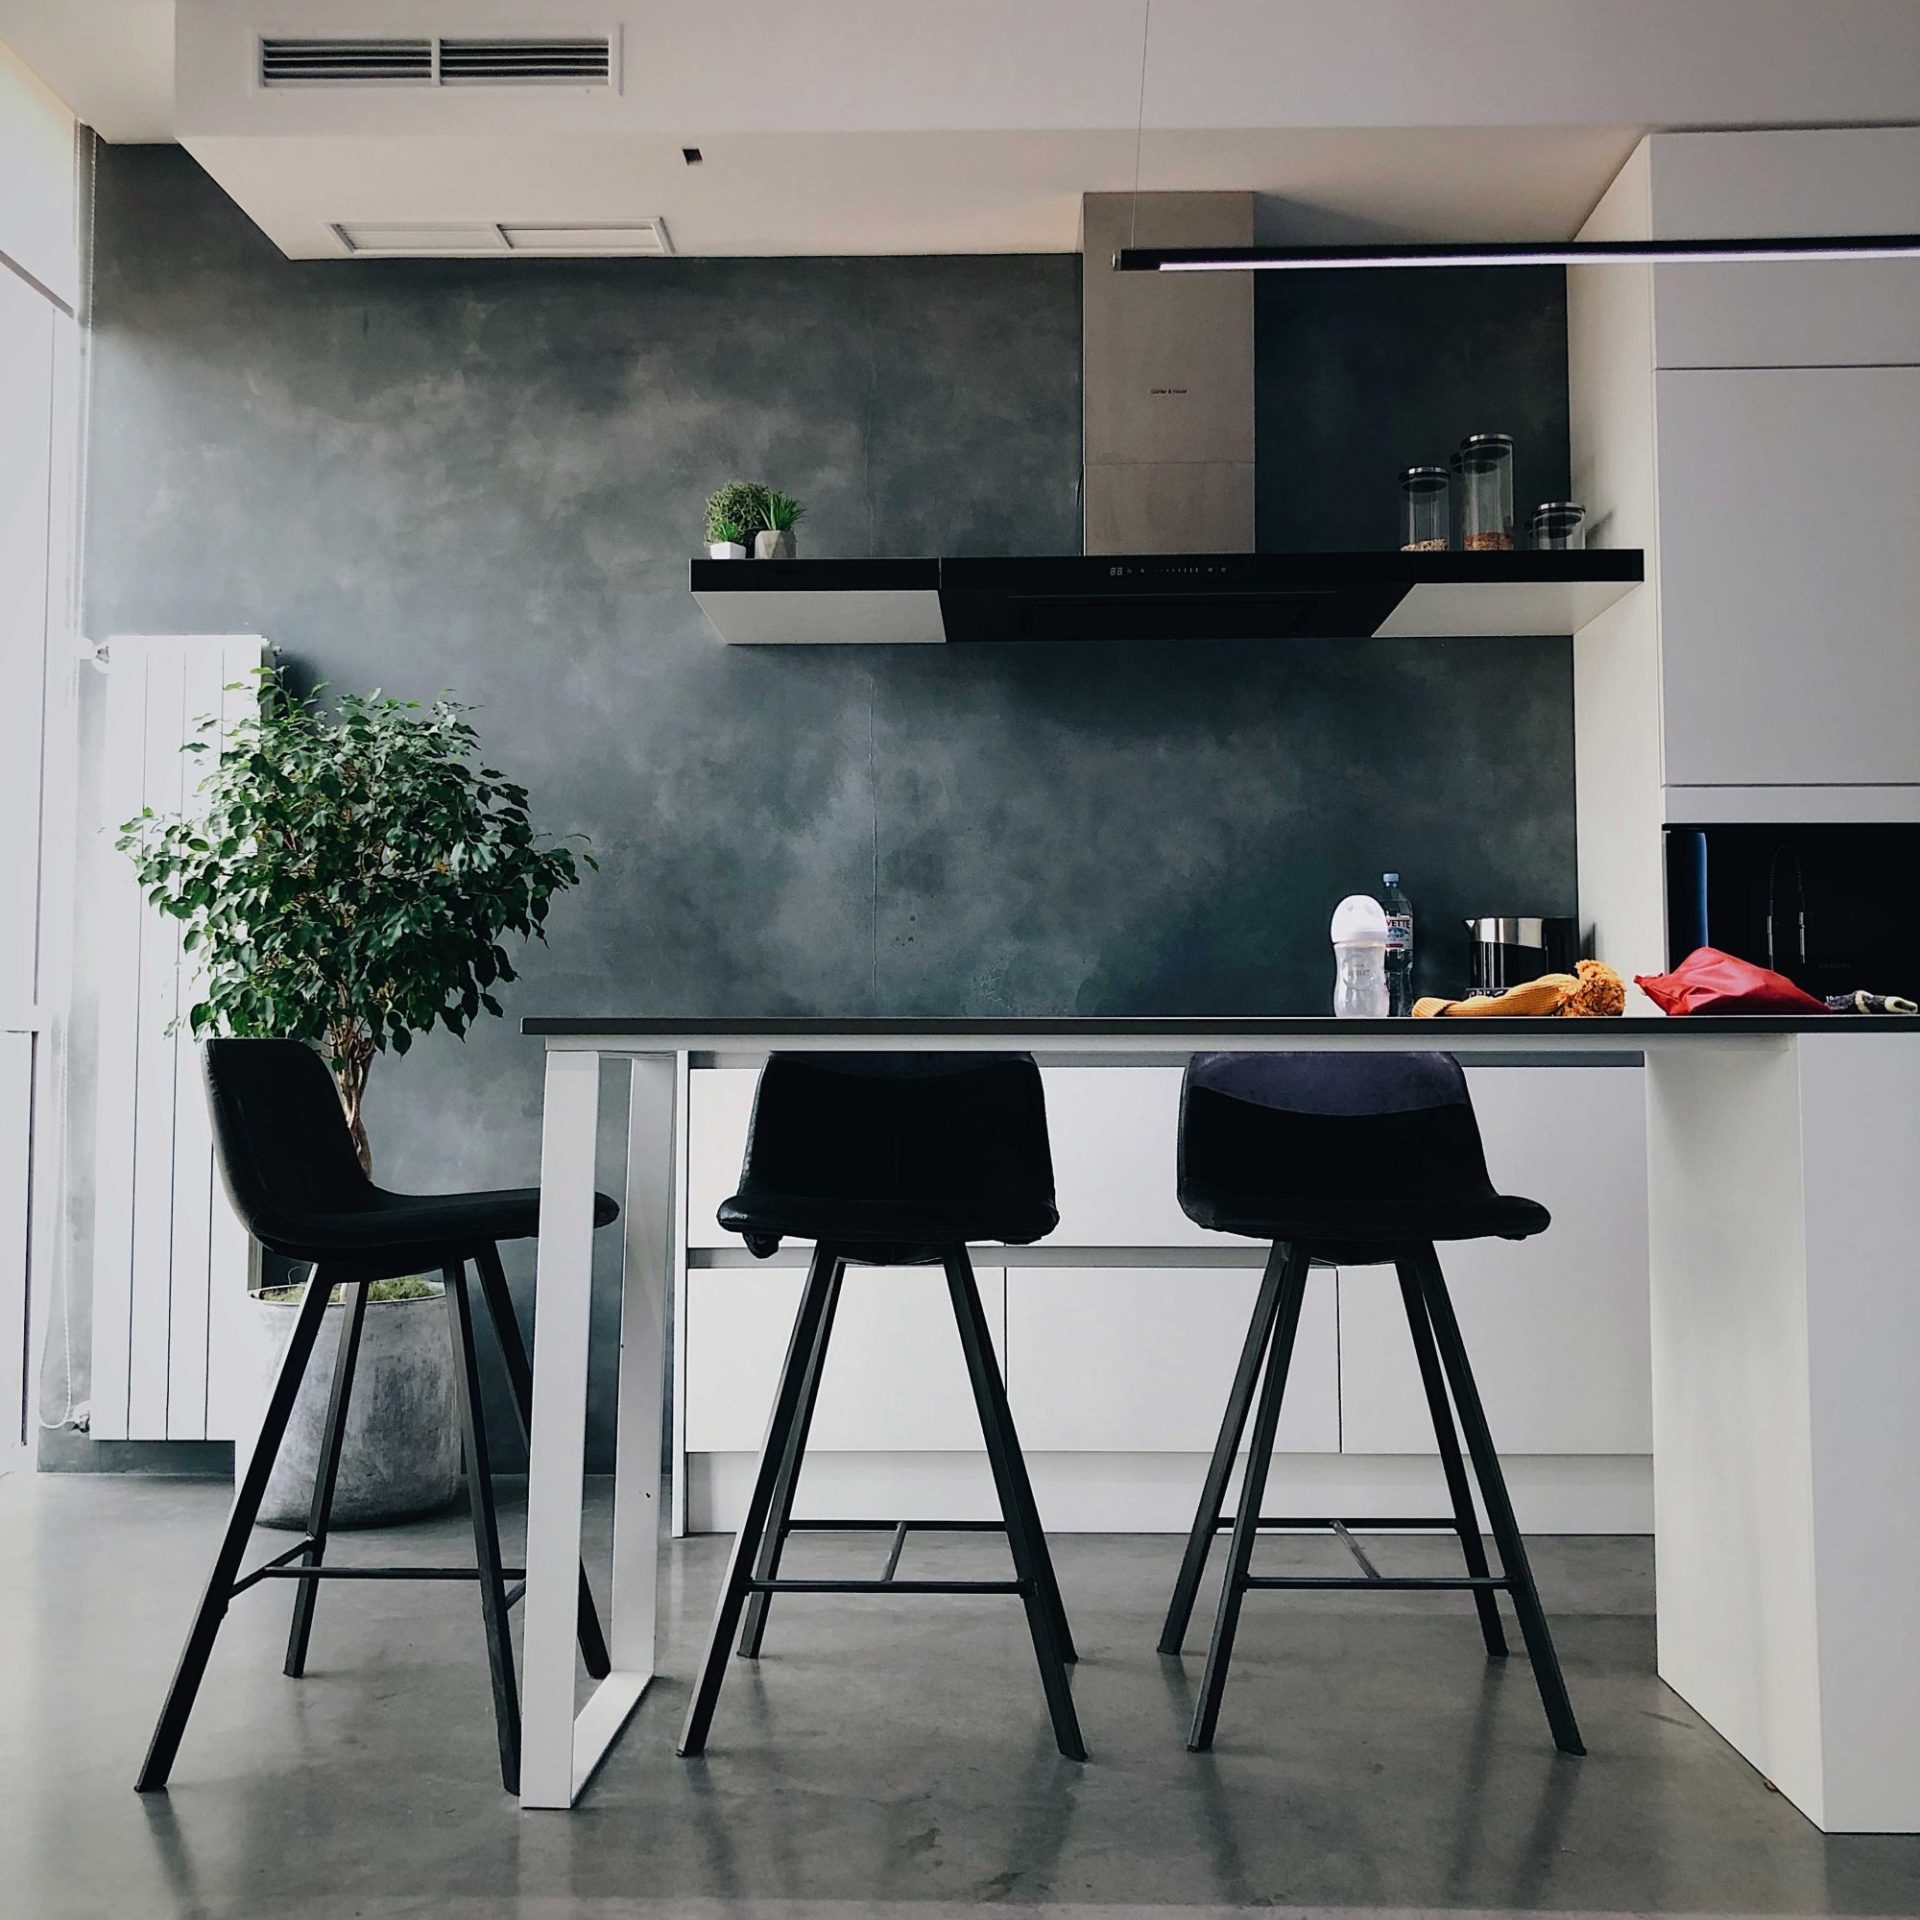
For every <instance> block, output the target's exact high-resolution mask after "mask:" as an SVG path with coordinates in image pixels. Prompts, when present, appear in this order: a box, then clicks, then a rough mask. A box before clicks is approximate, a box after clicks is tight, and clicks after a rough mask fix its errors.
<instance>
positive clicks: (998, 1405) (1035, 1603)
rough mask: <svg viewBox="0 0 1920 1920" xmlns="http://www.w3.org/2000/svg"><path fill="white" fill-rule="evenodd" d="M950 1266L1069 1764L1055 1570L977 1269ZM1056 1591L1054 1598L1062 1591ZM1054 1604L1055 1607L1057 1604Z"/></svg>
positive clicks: (1075, 1748)
mask: <svg viewBox="0 0 1920 1920" xmlns="http://www.w3.org/2000/svg"><path fill="white" fill-rule="evenodd" d="M945 1265H946V1270H947V1292H948V1294H949V1295H950V1297H951V1298H952V1301H953V1317H954V1320H955V1321H956V1323H957V1324H958V1326H959V1329H960V1345H961V1347H962V1349H963V1350H964V1351H965V1353H966V1356H967V1375H968V1377H969V1379H971V1381H972V1382H973V1398H974V1404H975V1405H976V1406H977V1407H978V1408H979V1412H980V1431H981V1435H982V1437H983V1438H984V1439H985V1441H986V1447H987V1461H988V1464H989V1465H990V1466H991V1467H992V1469H993V1483H994V1488H995V1490H996V1492H997V1493H998V1494H999V1497H1000V1512H1001V1517H1002V1518H1003V1519H1004V1520H1005V1521H1006V1525H1007V1545H1008V1546H1009V1547H1010V1548H1011V1549H1012V1552H1013V1570H1014V1574H1015V1576H1016V1578H1017V1579H1018V1580H1019V1582H1020V1597H1021V1599H1022V1601H1023V1602H1024V1603H1025V1605H1026V1609H1027V1628H1028V1631H1029V1632H1030V1633H1031V1634H1032V1635H1033V1651H1034V1656H1035V1658H1036V1659H1037V1660H1038V1661H1039V1663H1040V1682H1041V1685H1042V1686H1043V1687H1044V1688H1045V1690H1046V1696H1047V1710H1048V1712H1049V1713H1050V1714H1051V1715H1052V1717H1053V1738H1054V1744H1055V1745H1056V1746H1057V1747H1058V1748H1059V1749H1060V1751H1061V1752H1062V1753H1063V1754H1065V1755H1066V1757H1067V1758H1068V1759H1069V1760H1084V1759H1085V1758H1086V1757H1087V1745H1086V1742H1085V1740H1083V1739H1082V1738H1081V1734H1080V1719H1079V1716H1078V1714H1076V1713H1075V1711H1074V1706H1073V1688H1072V1685H1071V1684H1070V1682H1069V1680H1068V1677H1067V1666H1066V1661H1065V1658H1064V1657H1063V1655H1062V1653H1061V1649H1060V1644H1059V1641H1058V1640H1057V1639H1056V1637H1055V1634H1054V1625H1053V1608H1052V1607H1051V1606H1050V1605H1049V1604H1048V1599H1047V1587H1048V1583H1049V1581H1050V1580H1051V1577H1052V1576H1051V1563H1050V1562H1049V1560H1048V1559H1047V1556H1046V1548H1045V1544H1044V1542H1042V1541H1041V1540H1040V1539H1039V1538H1038V1529H1037V1522H1036V1521H1035V1520H1034V1519H1033V1518H1031V1517H1030V1507H1029V1504H1028V1502H1029V1501H1030V1499H1031V1494H1030V1493H1029V1494H1028V1496H1027V1497H1026V1498H1025V1499H1023V1498H1022V1494H1021V1477H1020V1474H1019V1470H1018V1468H1017V1466H1016V1464H1015V1462H1016V1461H1017V1459H1018V1456H1019V1452H1020V1441H1019V1437H1018V1435H1016V1433H1015V1432H1014V1428H1013V1413H1012V1410H1011V1409H1010V1408H1009V1407H1008V1405H1007V1389H1006V1383H1005V1382H1004V1381H1003V1380H1002V1379H1001V1377H1000V1366H999V1363H998V1361H996V1360H995V1358H994V1354H993V1338H992V1335H991V1334H990V1333H989V1332H988V1330H987V1317H986V1315H985V1314H984V1313H983V1312H982V1311H981V1308H980V1289H979V1287H978V1286H977V1285H976V1284H975V1282H974V1277H973V1263H972V1262H971V1261H970V1260H969V1259H968V1258H967V1250H966V1248H965V1247H955V1248H953V1249H952V1250H951V1251H949V1252H948V1254H947V1255H946V1259H945ZM1055 1591H1056V1595H1057V1589H1056V1590H1055ZM1054 1604H1056V1605H1057V1604H1058V1602H1057V1598H1056V1600H1055V1603H1054Z"/></svg>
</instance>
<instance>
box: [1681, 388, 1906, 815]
mask: <svg viewBox="0 0 1920 1920" xmlns="http://www.w3.org/2000/svg"><path fill="white" fill-rule="evenodd" d="M1655 406H1656V413H1657V418H1658V423H1659V456H1658V466H1659V494H1660V524H1661V542H1660V546H1661V565H1660V619H1661V641H1660V647H1661V679H1662V685H1663V692H1664V696H1665V714H1666V719H1665V780H1666V784H1667V785H1668V786H1801V785H1841V786H1846V785H1906V784H1911V783H1914V782H1920V641H1917V639H1916V636H1920V539H1916V538H1915V531H1916V529H1920V367H1811V368H1779V367H1774V368H1750V369H1742V370H1718V371H1712V370H1688V371H1668V372H1663V373H1660V374H1659V375H1658V376H1656V388H1655Z"/></svg>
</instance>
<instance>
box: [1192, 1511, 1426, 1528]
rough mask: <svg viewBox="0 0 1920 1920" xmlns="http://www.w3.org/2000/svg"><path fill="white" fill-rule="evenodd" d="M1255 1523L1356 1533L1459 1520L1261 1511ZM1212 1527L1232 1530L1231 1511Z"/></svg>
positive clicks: (1393, 1515) (1424, 1515) (1417, 1516)
mask: <svg viewBox="0 0 1920 1920" xmlns="http://www.w3.org/2000/svg"><path fill="white" fill-rule="evenodd" d="M1254 1525H1255V1526H1256V1527H1260V1528H1262V1529H1264V1528H1267V1527H1287V1528H1289V1529H1291V1530H1293V1531H1294V1532H1299V1533H1305V1532H1320V1533H1325V1532H1327V1531H1328V1530H1329V1529H1332V1530H1333V1531H1335V1532H1338V1531H1339V1530H1341V1529H1343V1528H1349V1527H1350V1528H1352V1529H1353V1530H1354V1531H1355V1532H1358V1533H1413V1532H1432V1533H1454V1532H1457V1531H1458V1529H1459V1522H1458V1521H1456V1520H1455V1519H1454V1518H1453V1516H1452V1515H1451V1514H1449V1515H1447V1517H1446V1518H1445V1519H1443V1520H1436V1519H1434V1518H1433V1517H1432V1516H1431V1515H1429V1514H1414V1515H1408V1514H1391V1515H1388V1516H1387V1517H1386V1518H1385V1519H1381V1518H1377V1517H1376V1516H1374V1515H1373V1514H1368V1515H1367V1516H1366V1517H1365V1518H1363V1519H1359V1520H1330V1519H1327V1518H1324V1517H1316V1516H1303V1515H1297V1514H1290V1513H1283V1514H1266V1513H1263V1514H1262V1515H1261V1516H1260V1518H1259V1519H1258V1520H1256V1521H1255V1522H1254ZM1213 1530H1214V1532H1215V1533H1231V1532H1232V1531H1233V1515H1232V1514H1230V1513H1224V1514H1222V1515H1221V1516H1220V1518H1219V1519H1218V1520H1216V1521H1215V1522H1214V1523H1213Z"/></svg>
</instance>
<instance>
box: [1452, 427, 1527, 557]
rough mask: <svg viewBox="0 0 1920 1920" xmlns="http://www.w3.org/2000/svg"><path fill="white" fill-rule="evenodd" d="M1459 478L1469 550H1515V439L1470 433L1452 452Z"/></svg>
mask: <svg viewBox="0 0 1920 1920" xmlns="http://www.w3.org/2000/svg"><path fill="white" fill-rule="evenodd" d="M1453 468H1454V472H1455V473H1456V474H1458V475H1459V478H1460V534H1461V541H1460V544H1461V545H1462V546H1463V547H1465V548H1466V550H1467V552H1469V553H1511V552H1512V551H1513V440H1512V438H1511V436H1509V435H1507V434H1504V433H1470V434H1468V435H1467V437H1466V438H1465V439H1464V440H1462V441H1461V442H1460V451H1459V452H1458V453H1456V454H1455V455H1454V456H1453Z"/></svg>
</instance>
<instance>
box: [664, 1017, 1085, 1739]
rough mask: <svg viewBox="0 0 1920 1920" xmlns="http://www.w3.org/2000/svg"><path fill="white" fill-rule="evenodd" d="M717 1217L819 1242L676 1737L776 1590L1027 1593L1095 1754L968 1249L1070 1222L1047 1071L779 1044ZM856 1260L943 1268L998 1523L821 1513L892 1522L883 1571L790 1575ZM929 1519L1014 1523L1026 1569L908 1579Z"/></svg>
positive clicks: (964, 1527)
mask: <svg viewBox="0 0 1920 1920" xmlns="http://www.w3.org/2000/svg"><path fill="white" fill-rule="evenodd" d="M719 1219H720V1224H721V1225H722V1226H723V1227H725V1228H727V1230H728V1231H729V1232H732V1233H738V1234H740V1235H742V1236H743V1237H744V1238H745V1240H746V1244H747V1246H748V1247H749V1249H751V1251H752V1252H753V1253H755V1254H757V1255H758V1256H760V1257H761V1258H762V1259H764V1258H766V1257H767V1256H768V1255H769V1254H771V1253H773V1252H774V1251H775V1250H776V1249H777V1248H778V1247H779V1245H780V1242H781V1239H782V1238H783V1237H785V1236H787V1235H794V1236H797V1237H800V1238H804V1239H811V1240H812V1241H813V1242H814V1250H813V1259H812V1262H811V1264H810V1265H809V1266H808V1269H807V1278H806V1284H805V1286H804V1287H803V1289H802V1291H801V1295H800V1310H799V1313H798V1314H797V1316H796V1317H795V1320H794V1327H793V1338H792V1340H791V1342H790V1343H789V1345H788V1347H787V1358H786V1364H785V1366H784V1367H783V1368H782V1370H781V1374H780V1385H779V1389H778V1391H777V1392H776V1394H775V1396H774V1404H773V1416H772V1419H771V1420H770V1421H769V1423H768V1426H767V1439H766V1446H765V1448H764V1450H763V1451H762V1453H761V1455H760V1467H759V1471H758V1473H757V1474H756V1475H755V1476H754V1483H753V1491H752V1493H751V1494H750V1495H749V1496H748V1500H747V1511H746V1514H745V1516H744V1517H743V1518H742V1520H741V1522H740V1531H739V1532H738V1533H737V1534H736V1535H735V1536H734V1542H733V1552H732V1555H731V1557H730V1558H729V1560H728V1562H727V1573H726V1579H725V1582H724V1584H723V1585H722V1587H721V1589H720V1604H719V1608H718V1610H717V1612H716V1613H715V1615H714V1622H713V1633H712V1637H711V1639H710V1640H709V1642H708V1645H707V1654H706V1659H705V1660H704V1662H703V1663H702V1665H701V1669H700V1677H699V1680H698V1682H697V1683H696V1685H695V1687H694V1692H693V1699H692V1701H691V1702H690V1704H689V1705H688V1708H687V1718H686V1724H685V1726H684V1727H683V1728H682V1729H681V1734H680V1747H679V1750H680V1752H681V1753H682V1754H683V1755H690V1754H697V1753H700V1752H702V1751H703V1750H704V1749H705V1747H706V1742H707V1731H708V1728H709V1727H710V1726H711V1724H712V1721H713V1710H714V1706H715V1703H716V1702H717V1701H718V1699H719V1695H720V1685H721V1682H722V1681H723V1680H724V1679H725V1677H726V1669H727V1656H728V1651H729V1648H730V1647H731V1646H732V1644H733V1639H734V1635H735V1634H736V1633H738V1634H739V1635H740V1645H739V1651H740V1652H741V1653H742V1654H743V1655H745V1656H747V1657H748V1658H752V1657H754V1656H756V1655H757V1654H758V1653H759V1651H760V1642H761V1636H762V1634H763V1633H764V1632H765V1628H766V1617H767V1607H768V1604H769V1602H770V1600H771V1598H772V1596H773V1595H774V1594H776V1593H1002V1594H1017V1595H1018V1596H1019V1597H1020V1599H1021V1600H1022V1601H1023V1602H1024V1603H1025V1606H1026V1610H1027V1625H1028V1627H1029V1629H1030V1631H1031V1632H1032V1635H1033V1650H1034V1655H1035V1658H1036V1659H1037V1660H1038V1661H1039V1664H1040V1678H1041V1683H1042V1685H1043V1686H1044V1687H1045V1689H1046V1697H1047V1707H1048V1711H1049V1712H1050V1713H1051V1715H1052V1717H1053V1732H1054V1739H1055V1741H1056V1742H1057V1744H1058V1745H1059V1748H1060V1751H1061V1752H1062V1753H1063V1754H1065V1755H1066V1756H1067V1757H1068V1758H1069V1759H1073V1760H1084V1759H1085V1758H1086V1747H1085V1744H1084V1743H1083V1742H1082V1740H1081V1737H1080V1723H1079V1720H1078V1718H1077V1717H1076V1715H1075V1713H1074V1709H1073V1692H1072V1689H1071V1688H1070V1686H1069V1685H1068V1682H1067V1668H1066V1663H1067V1662H1068V1661H1070V1660H1072V1659H1073V1658H1074V1650H1073V1640H1072V1636H1071V1634H1070V1633H1069V1631H1068V1628H1067V1616H1066V1610H1065V1608H1064V1607H1063V1606H1062V1605H1061V1602H1060V1588H1059V1583H1058V1582H1057V1581H1056V1580H1055V1578H1054V1572H1053V1561H1052V1558H1051V1556H1050V1555H1049V1554H1048V1552H1047V1541H1046V1535H1045V1533H1044V1532H1043V1531H1042V1530H1041V1526H1040V1515H1039V1511H1038V1509H1037V1508H1036V1507H1035V1505H1034V1499H1033V1488H1032V1485H1031V1484H1030V1482H1029V1481H1028V1478H1027V1469H1026V1463H1025V1461H1024V1459H1023V1458H1022V1456H1021V1452H1020V1442H1019V1440H1018V1438H1017V1437H1016V1436H1015V1434H1014V1430H1013V1414H1012V1412H1011V1410H1010V1409H1009V1408H1008V1405H1007V1392H1006V1386H1005V1383H1004V1382H1003V1380H1002V1379H1001V1375H1000V1368H999V1364H998V1362H997V1361H996V1359H995V1357H994V1352H993V1341H992V1338H991V1336H990V1335H989V1333H988V1331H987V1321H986V1315H985V1314H984V1313H983V1312H982V1310H981V1306H980V1292H979V1288H978V1287H977V1286H976V1284H975V1282H974V1275H973V1265H972V1262H971V1261H970V1260H969V1259H968V1257H967V1243H968V1242H969V1241H980V1240H1000V1241H1006V1242H1010V1243H1012V1244H1015V1245H1020V1246H1025V1245H1028V1244H1029V1243H1031V1242H1033V1241H1035V1240H1039V1239H1041V1238H1042V1237H1043V1236H1045V1235H1046V1234H1049V1233H1051V1232H1052V1231H1053V1229H1054V1228H1055V1227H1056V1226H1058V1225H1059V1222H1060V1216H1059V1213H1058V1211H1057V1210H1056V1209H1055V1207H1054V1204H1053V1158H1052V1154H1051V1152H1050V1151H1049V1148H1048V1144H1047V1115H1046V1106H1045V1102H1044V1099H1043V1097H1042V1093H1041V1086H1040V1073H1039V1069H1038V1068H1037V1067H1036V1066H1035V1065H1034V1063H1033V1061H1032V1060H1031V1059H1030V1058H1029V1057H1028V1056H1027V1055H1025V1054H980V1053H974V1054H957V1053H945V1054H941V1053H934V1054H877V1053H876V1054H828V1053H793V1054H778V1053H777V1054H775V1055H774V1056H773V1057H772V1058H771V1059H770V1060H769V1061H768V1062H767V1064H766V1066H765V1068H764V1069H763V1070H762V1072H761V1075H760V1086H759V1091H758V1093H757V1095H756V1096H755V1099H754V1108H753V1123H752V1127H751V1129H750V1131H749V1133H748V1136H747V1153H746V1164H745V1166H744V1167H743V1168H742V1170H741V1175H740V1191H739V1192H738V1193H736V1194H735V1195H734V1196H733V1198H732V1199H730V1200H728V1201H726V1202H725V1203H724V1204H723V1205H722V1206H721V1208H720V1213H719ZM855 1263H860V1264H865V1265H871V1266H935V1265H937V1266H940V1267H942V1268H944V1269H945V1272H946V1280H947V1295H948V1299H949V1301H950V1302H951V1304H952V1307H953V1316H954V1320H955V1323H956V1324H957V1325H958V1327H959V1330H960V1345H961V1350H962V1352H963V1353H964V1354H965V1356H966V1363H967V1374H968V1378H969V1379H970V1380H971V1382H972V1385H973V1397H974V1404H975V1406H976V1407H977V1408H978V1410H979V1414H980V1430H981V1433H982V1435H983V1437H984V1439H985V1441H986V1450H987V1459H988V1462H989V1463H990V1465H991V1467H992V1469H993V1481H994V1487H995V1489H996V1491H997V1492H998V1494H999V1499H1000V1512H1001V1516H1002V1518H1001V1520H1000V1521H998V1522H975V1523H962V1524H961V1525H958V1526H956V1524H955V1523H953V1522H950V1521H936V1520H906V1521H860V1522H848V1521H833V1522H825V1523H821V1524H822V1525H823V1526H830V1527H832V1528H835V1529H842V1528H845V1529H852V1528H862V1529H868V1528H871V1529H880V1530H886V1531H891V1532H892V1534H893V1546H892V1551H891V1553H890V1554H889V1557H888V1559H887V1563H886V1568H885V1571H884V1572H883V1573H882V1574H881V1576H880V1577H879V1578H878V1579H874V1580H782V1579H781V1578H780V1577H779V1575H780V1558H781V1551H782V1549H783V1548H784V1547H785V1545H786V1542H787V1537H788V1535H789V1534H790V1533H792V1532H794V1531H797V1530H800V1529H803V1528H805V1527H807V1526H808V1524H809V1523H808V1522H806V1521H802V1520H795V1519H794V1517H793V1497H794V1488H795V1486H796V1484H797V1483H798V1480H799V1477H800V1468H801V1463H802V1461H803V1459H804V1457H805V1454H806V1448H807V1433H808V1429H809V1427H810V1425H811V1423H812V1420H813V1407H814V1400H815V1398H816V1396H817V1395H818V1393H819V1389H820V1376H821V1372H822V1370H823V1368H824V1366H825V1362H826V1354H827V1343H828V1341H829V1340H830V1339H831V1338H832V1335H833V1317H834V1310H835V1308H836V1306H837V1305H838V1302H839V1298H840V1283H841V1278H842V1276H843V1275H844V1274H845V1272H846V1269H847V1267H848V1266H849V1265H851V1264H855ZM914 1528H920V1529H922V1530H926V1531H934V1532H951V1531H982V1530H992V1531H999V1530H1001V1529H1004V1531H1005V1533H1006V1536H1007V1544H1008V1547H1009V1548H1010V1549H1011V1551H1012V1556H1013V1570H1014V1578H1013V1579H1011V1580H901V1579H897V1578H896V1577H895V1572H894V1570H895V1568H896V1567H897V1566H898V1565H899V1561H900V1555H901V1551H902V1549H903V1548H904V1546H905V1544H906V1537H907V1534H908V1532H909V1531H910V1530H912V1529H914Z"/></svg>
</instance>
